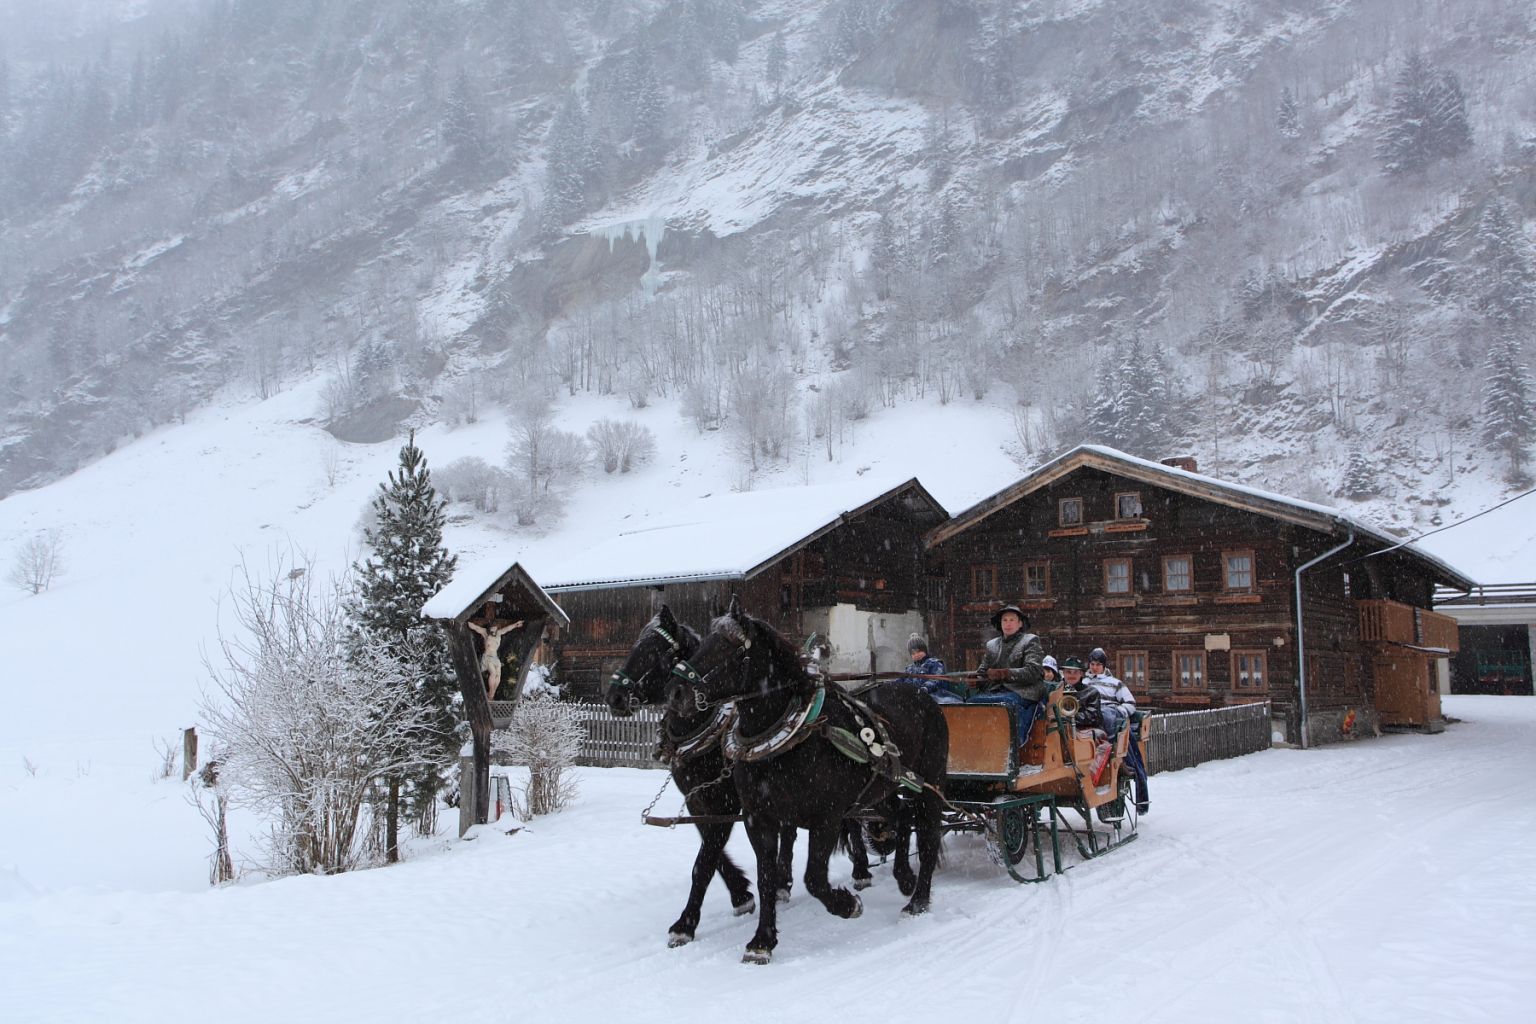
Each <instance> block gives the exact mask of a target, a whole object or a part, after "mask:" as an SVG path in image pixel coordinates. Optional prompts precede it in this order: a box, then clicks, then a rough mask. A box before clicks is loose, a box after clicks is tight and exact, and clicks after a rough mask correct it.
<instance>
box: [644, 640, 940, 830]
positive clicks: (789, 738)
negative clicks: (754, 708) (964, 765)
mask: <svg viewBox="0 0 1536 1024" xmlns="http://www.w3.org/2000/svg"><path fill="white" fill-rule="evenodd" d="M672 672H673V674H674V675H676V676H679V677H680V678H682V680H683V681H684V682H685V683H687V684H688V685H689V687H690V689H692V690H693V692H694V694H695V701H696V702H697V695H698V693H699V691H698V688H697V686H696V685H695V684H697V683H698V682H700V681H701V677H700V676H699V674H698V672H697V670H695V669H694V668H693V666H691V665H689V664H688V663H687V662H686V661H680V662H678V663H677V665H675V666H674V667H673V669H672ZM827 695H828V690H827V685H826V683H824V682H821V681H819V680H818V682H817V683H816V687H815V689H813V690H812V691H810V692H809V693H792V694H791V696H790V700H789V704H788V706H787V707H786V708H785V709H784V713H783V714H781V715H780V716H779V718H778V720H777V721H775V722H774V723H773V724H772V725H770V726H768V728H766V729H764V730H762V731H761V732H759V733H757V734H756V735H754V736H743V735H742V732H741V728H742V723H741V719H740V717H737V718H736V719H735V721H734V722H732V723H731V726H730V728H729V729H728V730H726V732H725V733H724V735H723V737H722V738H721V741H720V750H721V753H723V754H724V755H725V760H726V763H727V764H728V765H730V764H755V763H758V762H761V761H770V760H772V759H773V758H775V757H778V756H780V755H782V754H786V753H788V752H789V751H791V750H793V749H795V748H796V747H798V746H799V745H800V744H802V743H804V742H805V741H806V740H808V739H810V738H811V737H812V736H821V737H822V738H824V739H825V740H826V741H827V742H828V743H830V744H831V745H832V749H834V750H836V751H837V752H838V753H839V754H842V755H843V756H844V757H846V758H848V759H849V760H851V761H855V762H857V763H859V764H867V765H869V766H870V778H869V782H867V783H866V784H865V787H864V790H863V791H862V792H860V794H859V798H858V800H856V801H855V804H856V805H859V806H862V805H863V803H864V796H865V794H866V793H868V792H869V789H870V787H871V786H873V785H874V784H875V780H876V779H881V778H883V779H885V780H886V781H888V782H893V783H895V784H896V785H897V786H898V787H900V788H902V789H905V790H908V791H910V792H913V793H916V792H918V791H920V790H921V789H922V788H923V782H922V780H920V779H919V778H918V777H917V776H916V774H914V773H913V772H912V771H911V770H909V769H907V768H904V767H903V766H902V763H901V749H900V748H899V747H897V745H896V743H895V742H894V741H893V740H892V739H891V734H890V729H889V727H888V724H887V722H886V721H885V719H884V718H882V717H881V716H880V715H878V714H876V713H875V711H874V710H873V709H872V708H870V706H869V705H868V704H865V703H864V702H863V701H861V700H859V699H858V698H857V697H855V696H853V695H852V694H850V693H847V692H844V691H843V690H841V689H836V688H834V690H833V691H832V699H833V700H835V701H838V702H840V703H841V704H842V705H843V706H844V707H845V708H847V709H848V711H849V713H850V714H852V716H853V720H854V722H855V724H856V725H857V727H858V730H857V732H855V731H854V730H851V729H845V728H843V727H842V726H839V725H834V724H833V723H832V721H831V719H829V718H827V717H826V715H825V714H824V712H825V710H826V702H827ZM706 706H707V705H706ZM723 706H729V705H723Z"/></svg>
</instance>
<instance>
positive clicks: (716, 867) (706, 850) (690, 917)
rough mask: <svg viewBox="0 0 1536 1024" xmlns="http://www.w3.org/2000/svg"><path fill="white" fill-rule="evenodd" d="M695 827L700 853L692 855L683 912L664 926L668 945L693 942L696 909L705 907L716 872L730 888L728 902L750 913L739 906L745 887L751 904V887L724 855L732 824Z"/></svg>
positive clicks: (697, 920) (742, 911)
mask: <svg viewBox="0 0 1536 1024" xmlns="http://www.w3.org/2000/svg"><path fill="white" fill-rule="evenodd" d="M698 829H699V852H698V854H697V855H696V856H695V857H694V858H693V880H692V884H691V885H690V886H689V889H688V904H687V906H685V907H683V912H682V914H681V915H680V916H679V917H678V919H677V920H676V921H674V922H672V927H670V928H668V929H667V945H668V946H673V947H676V946H683V945H687V944H688V943H690V942H692V941H693V935H694V932H695V931H696V930H697V929H698V927H699V912H700V910H701V908H702V907H703V906H704V892H705V890H706V889H708V888H709V882H710V879H712V878H714V877H715V872H716V871H719V872H720V876H721V877H722V878H724V879H725V884H726V888H728V889H730V891H731V905H732V906H736V907H738V910H737V913H738V914H740V913H747V912H749V911H747V910H742V909H739V908H740V904H741V902H742V900H741V899H740V898H739V897H740V896H741V895H742V894H743V893H742V890H745V893H744V895H745V897H746V900H745V902H746V903H747V904H748V905H749V906H750V904H751V903H752V890H751V888H750V887H749V886H748V884H747V878H746V876H745V875H743V874H742V873H741V869H740V868H738V867H737V866H736V865H735V864H734V863H732V862H731V860H730V858H729V857H726V856H725V842H726V840H727V839H729V838H730V836H731V826H730V825H729V824H709V825H699V826H698ZM727 865H729V867H730V871H731V872H734V873H735V880H734V882H735V884H733V879H732V877H731V875H730V874H729V873H728V872H727V870H726V868H727Z"/></svg>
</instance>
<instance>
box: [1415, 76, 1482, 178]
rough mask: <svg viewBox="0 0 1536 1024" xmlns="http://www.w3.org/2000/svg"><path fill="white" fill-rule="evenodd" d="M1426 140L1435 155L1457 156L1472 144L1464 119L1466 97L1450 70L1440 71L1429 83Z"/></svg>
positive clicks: (1467, 124) (1459, 81)
mask: <svg viewBox="0 0 1536 1024" xmlns="http://www.w3.org/2000/svg"><path fill="white" fill-rule="evenodd" d="M1426 99H1427V100H1428V105H1429V142H1430V150H1431V152H1433V154H1434V155H1435V156H1439V157H1446V156H1457V155H1459V154H1461V153H1465V152H1466V151H1467V150H1469V149H1471V148H1472V125H1471V122H1469V121H1468V120H1467V98H1466V95H1465V94H1464V93H1463V92H1462V91H1461V79H1460V78H1458V77H1456V75H1455V74H1454V73H1452V72H1450V71H1445V72H1442V73H1441V74H1439V75H1437V76H1436V77H1435V80H1434V81H1433V82H1432V83H1431V84H1430V87H1429V91H1428V93H1427V96H1426Z"/></svg>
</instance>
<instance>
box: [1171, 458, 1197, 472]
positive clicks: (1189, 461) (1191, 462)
mask: <svg viewBox="0 0 1536 1024" xmlns="http://www.w3.org/2000/svg"><path fill="white" fill-rule="evenodd" d="M1163 465H1165V466H1172V467H1173V468H1174V469H1182V470H1185V471H1186V472H1189V473H1198V472H1200V470H1199V469H1197V468H1196V463H1195V457H1194V456H1193V455H1175V456H1174V457H1173V458H1171V459H1164V460H1163Z"/></svg>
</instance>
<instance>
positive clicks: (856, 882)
mask: <svg viewBox="0 0 1536 1024" xmlns="http://www.w3.org/2000/svg"><path fill="white" fill-rule="evenodd" d="M839 845H840V846H842V848H843V850H844V852H846V853H847V854H848V859H849V860H851V861H853V887H854V889H855V890H860V889H868V888H869V887H870V886H872V885H874V884H875V879H874V876H873V875H871V874H870V873H869V847H868V846H866V845H865V843H864V826H863V825H862V824H861V823H859V822H858V821H855V820H853V819H851V818H845V819H843V827H842V842H841V843H840V844H839Z"/></svg>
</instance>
